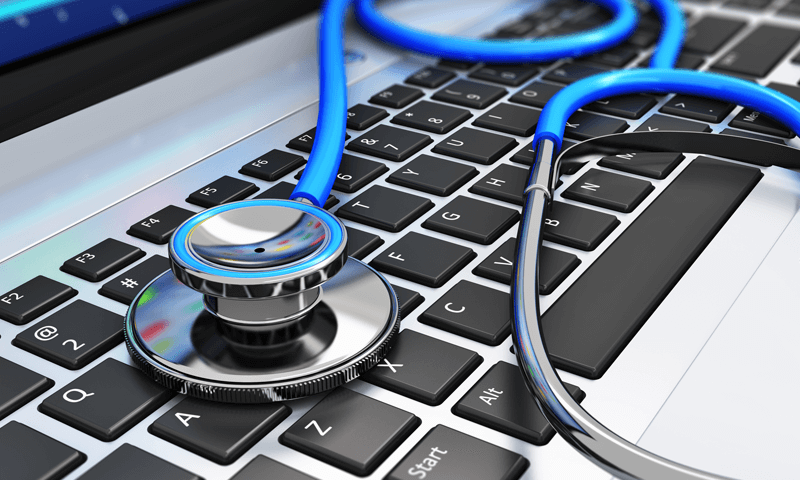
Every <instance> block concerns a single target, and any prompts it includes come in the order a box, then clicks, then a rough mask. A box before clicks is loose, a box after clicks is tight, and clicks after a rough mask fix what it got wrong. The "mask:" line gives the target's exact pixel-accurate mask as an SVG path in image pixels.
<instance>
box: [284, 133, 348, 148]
mask: <svg viewBox="0 0 800 480" xmlns="http://www.w3.org/2000/svg"><path fill="white" fill-rule="evenodd" d="M316 134H317V128H316V127H314V128H312V129H311V130H309V131H307V132H305V133H303V134H302V135H298V136H296V137H294V138H293V139H291V140H289V143H287V144H286V146H287V147H288V148H293V149H295V150H300V151H301V152H306V153H311V147H312V146H314V136H315V135H316ZM344 139H345V140H349V139H350V135H348V134H347V133H345V134H344Z"/></svg>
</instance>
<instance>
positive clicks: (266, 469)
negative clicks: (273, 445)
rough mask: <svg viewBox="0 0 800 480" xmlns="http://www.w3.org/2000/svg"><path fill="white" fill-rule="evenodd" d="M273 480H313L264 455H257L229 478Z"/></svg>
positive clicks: (238, 479)
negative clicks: (271, 479)
mask: <svg viewBox="0 0 800 480" xmlns="http://www.w3.org/2000/svg"><path fill="white" fill-rule="evenodd" d="M268 478H274V479H275V480H315V479H314V478H313V477H309V476H308V475H306V474H305V473H302V472H298V471H297V470H295V469H294V468H291V467H287V466H286V465H284V464H282V463H279V462H276V461H275V460H273V459H271V458H267V457H265V456H264V455H258V456H257V457H256V458H254V459H253V460H251V461H250V463H248V464H247V465H245V466H244V468H243V469H241V470H239V473H237V474H236V475H234V476H233V477H231V480H265V479H268Z"/></svg>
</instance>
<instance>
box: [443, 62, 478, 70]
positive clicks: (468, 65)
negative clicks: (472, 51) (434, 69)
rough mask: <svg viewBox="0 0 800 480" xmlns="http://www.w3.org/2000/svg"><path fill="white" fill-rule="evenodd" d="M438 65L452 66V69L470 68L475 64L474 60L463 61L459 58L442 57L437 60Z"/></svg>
mask: <svg viewBox="0 0 800 480" xmlns="http://www.w3.org/2000/svg"><path fill="white" fill-rule="evenodd" d="M438 65H439V66H440V67H447V68H452V69H453V70H469V69H470V68H472V67H474V66H475V65H477V64H476V63H475V62H464V61H460V60H447V59H442V60H439V63H438Z"/></svg>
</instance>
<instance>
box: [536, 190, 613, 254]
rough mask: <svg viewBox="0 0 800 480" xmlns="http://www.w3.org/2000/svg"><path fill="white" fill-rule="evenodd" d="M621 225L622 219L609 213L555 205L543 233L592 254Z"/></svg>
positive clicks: (554, 239) (556, 240) (545, 237)
mask: <svg viewBox="0 0 800 480" xmlns="http://www.w3.org/2000/svg"><path fill="white" fill-rule="evenodd" d="M617 225H619V219H617V217H615V216H613V215H608V214H607V213H602V212H597V211H594V210H589V209H588V208H583V207H578V206H576V205H570V204H568V203H564V202H551V203H550V208H549V210H548V211H547V212H546V213H545V220H544V225H543V228H542V234H543V237H544V239H545V240H549V241H551V242H556V243H560V244H562V245H566V246H568V247H573V248H577V249H580V250H586V251H591V250H594V249H595V248H597V246H598V245H600V243H601V242H602V241H603V240H605V238H606V237H608V235H609V234H610V233H611V232H612V231H613V230H614V229H615V228H617Z"/></svg>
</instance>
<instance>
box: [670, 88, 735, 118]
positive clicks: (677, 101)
mask: <svg viewBox="0 0 800 480" xmlns="http://www.w3.org/2000/svg"><path fill="white" fill-rule="evenodd" d="M733 107H734V105H733V104H731V103H727V102H720V101H718V100H712V99H710V98H700V97H691V96H688V95H675V96H674V97H673V98H672V99H671V100H669V101H668V102H667V103H665V104H664V105H663V106H662V107H661V109H660V110H659V111H660V112H662V113H669V114H672V115H677V116H679V117H686V118H692V119H694V120H701V121H703V122H709V123H719V122H721V121H723V120H725V117H727V116H728V114H729V113H731V112H732V111H733Z"/></svg>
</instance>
